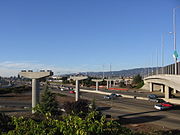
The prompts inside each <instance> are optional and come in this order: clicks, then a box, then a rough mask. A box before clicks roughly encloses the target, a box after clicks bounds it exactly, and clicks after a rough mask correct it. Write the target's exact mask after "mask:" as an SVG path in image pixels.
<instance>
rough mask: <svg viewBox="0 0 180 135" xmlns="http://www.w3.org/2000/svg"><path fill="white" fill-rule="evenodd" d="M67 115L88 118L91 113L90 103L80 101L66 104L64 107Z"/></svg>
mask: <svg viewBox="0 0 180 135" xmlns="http://www.w3.org/2000/svg"><path fill="white" fill-rule="evenodd" d="M63 108H64V109H65V111H66V113H67V114H76V115H79V116H86V114H87V113H88V112H89V102H88V101H87V100H79V101H75V102H66V103H64V105H63Z"/></svg>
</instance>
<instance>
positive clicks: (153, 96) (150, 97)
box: [147, 94, 158, 99]
mask: <svg viewBox="0 0 180 135" xmlns="http://www.w3.org/2000/svg"><path fill="white" fill-rule="evenodd" d="M147 97H148V98H149V99H156V98H158V96H157V95H155V94H149V95H147Z"/></svg>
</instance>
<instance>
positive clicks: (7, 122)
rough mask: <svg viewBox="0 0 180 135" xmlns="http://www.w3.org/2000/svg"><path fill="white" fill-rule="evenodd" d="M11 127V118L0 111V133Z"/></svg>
mask: <svg viewBox="0 0 180 135" xmlns="http://www.w3.org/2000/svg"><path fill="white" fill-rule="evenodd" d="M10 129H12V125H11V118H10V117H9V116H7V115H5V114H4V113H0V133H1V132H7V131H8V130H10Z"/></svg>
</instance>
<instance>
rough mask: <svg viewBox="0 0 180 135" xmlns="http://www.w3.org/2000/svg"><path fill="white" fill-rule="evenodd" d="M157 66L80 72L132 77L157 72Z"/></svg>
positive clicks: (100, 75)
mask: <svg viewBox="0 0 180 135" xmlns="http://www.w3.org/2000/svg"><path fill="white" fill-rule="evenodd" d="M156 69H157V68H156V67H148V68H134V69H128V70H120V71H111V72H110V71H109V72H104V73H103V72H81V73H79V74H81V75H88V76H91V77H103V74H104V77H109V76H111V77H121V76H123V77H132V76H135V75H137V74H140V75H141V76H145V75H147V74H151V73H155V72H156ZM69 75H75V74H69Z"/></svg>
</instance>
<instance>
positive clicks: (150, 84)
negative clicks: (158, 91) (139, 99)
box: [149, 82, 153, 92]
mask: <svg viewBox="0 0 180 135" xmlns="http://www.w3.org/2000/svg"><path fill="white" fill-rule="evenodd" d="M149 88H150V92H153V83H151V82H150V83H149Z"/></svg>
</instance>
